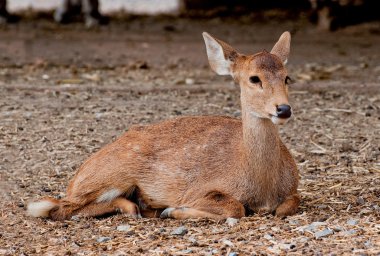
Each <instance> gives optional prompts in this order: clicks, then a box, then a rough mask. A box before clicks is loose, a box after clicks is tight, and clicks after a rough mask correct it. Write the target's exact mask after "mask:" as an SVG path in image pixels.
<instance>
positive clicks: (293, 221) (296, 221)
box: [289, 220, 299, 225]
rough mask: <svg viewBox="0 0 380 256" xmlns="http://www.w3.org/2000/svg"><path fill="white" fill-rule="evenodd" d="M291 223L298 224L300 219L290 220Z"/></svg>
mask: <svg viewBox="0 0 380 256" xmlns="http://www.w3.org/2000/svg"><path fill="white" fill-rule="evenodd" d="M289 224H290V225H298V224H299V222H298V220H289Z"/></svg>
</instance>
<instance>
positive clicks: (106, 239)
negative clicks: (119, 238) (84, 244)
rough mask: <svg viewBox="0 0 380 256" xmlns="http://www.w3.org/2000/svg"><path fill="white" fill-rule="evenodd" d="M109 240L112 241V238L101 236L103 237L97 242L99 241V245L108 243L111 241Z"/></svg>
mask: <svg viewBox="0 0 380 256" xmlns="http://www.w3.org/2000/svg"><path fill="white" fill-rule="evenodd" d="M109 240H111V237H108V236H101V237H99V238H98V239H96V241H97V242H98V243H103V242H107V241H109Z"/></svg>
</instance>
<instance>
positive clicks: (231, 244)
mask: <svg viewBox="0 0 380 256" xmlns="http://www.w3.org/2000/svg"><path fill="white" fill-rule="evenodd" d="M222 242H223V243H224V244H225V245H227V246H229V247H232V246H234V244H233V243H232V242H231V241H230V240H227V239H225V240H223V241H222Z"/></svg>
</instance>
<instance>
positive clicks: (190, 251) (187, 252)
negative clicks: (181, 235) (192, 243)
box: [181, 249, 193, 254]
mask: <svg viewBox="0 0 380 256" xmlns="http://www.w3.org/2000/svg"><path fill="white" fill-rule="evenodd" d="M192 252H193V250H191V249H185V250H182V251H181V253H183V254H189V253H192Z"/></svg>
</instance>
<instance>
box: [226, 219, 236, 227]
mask: <svg viewBox="0 0 380 256" xmlns="http://www.w3.org/2000/svg"><path fill="white" fill-rule="evenodd" d="M238 222H239V220H238V219H235V218H227V219H226V223H227V225H228V226H230V227H233V226H235V225H236V224H238Z"/></svg>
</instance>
